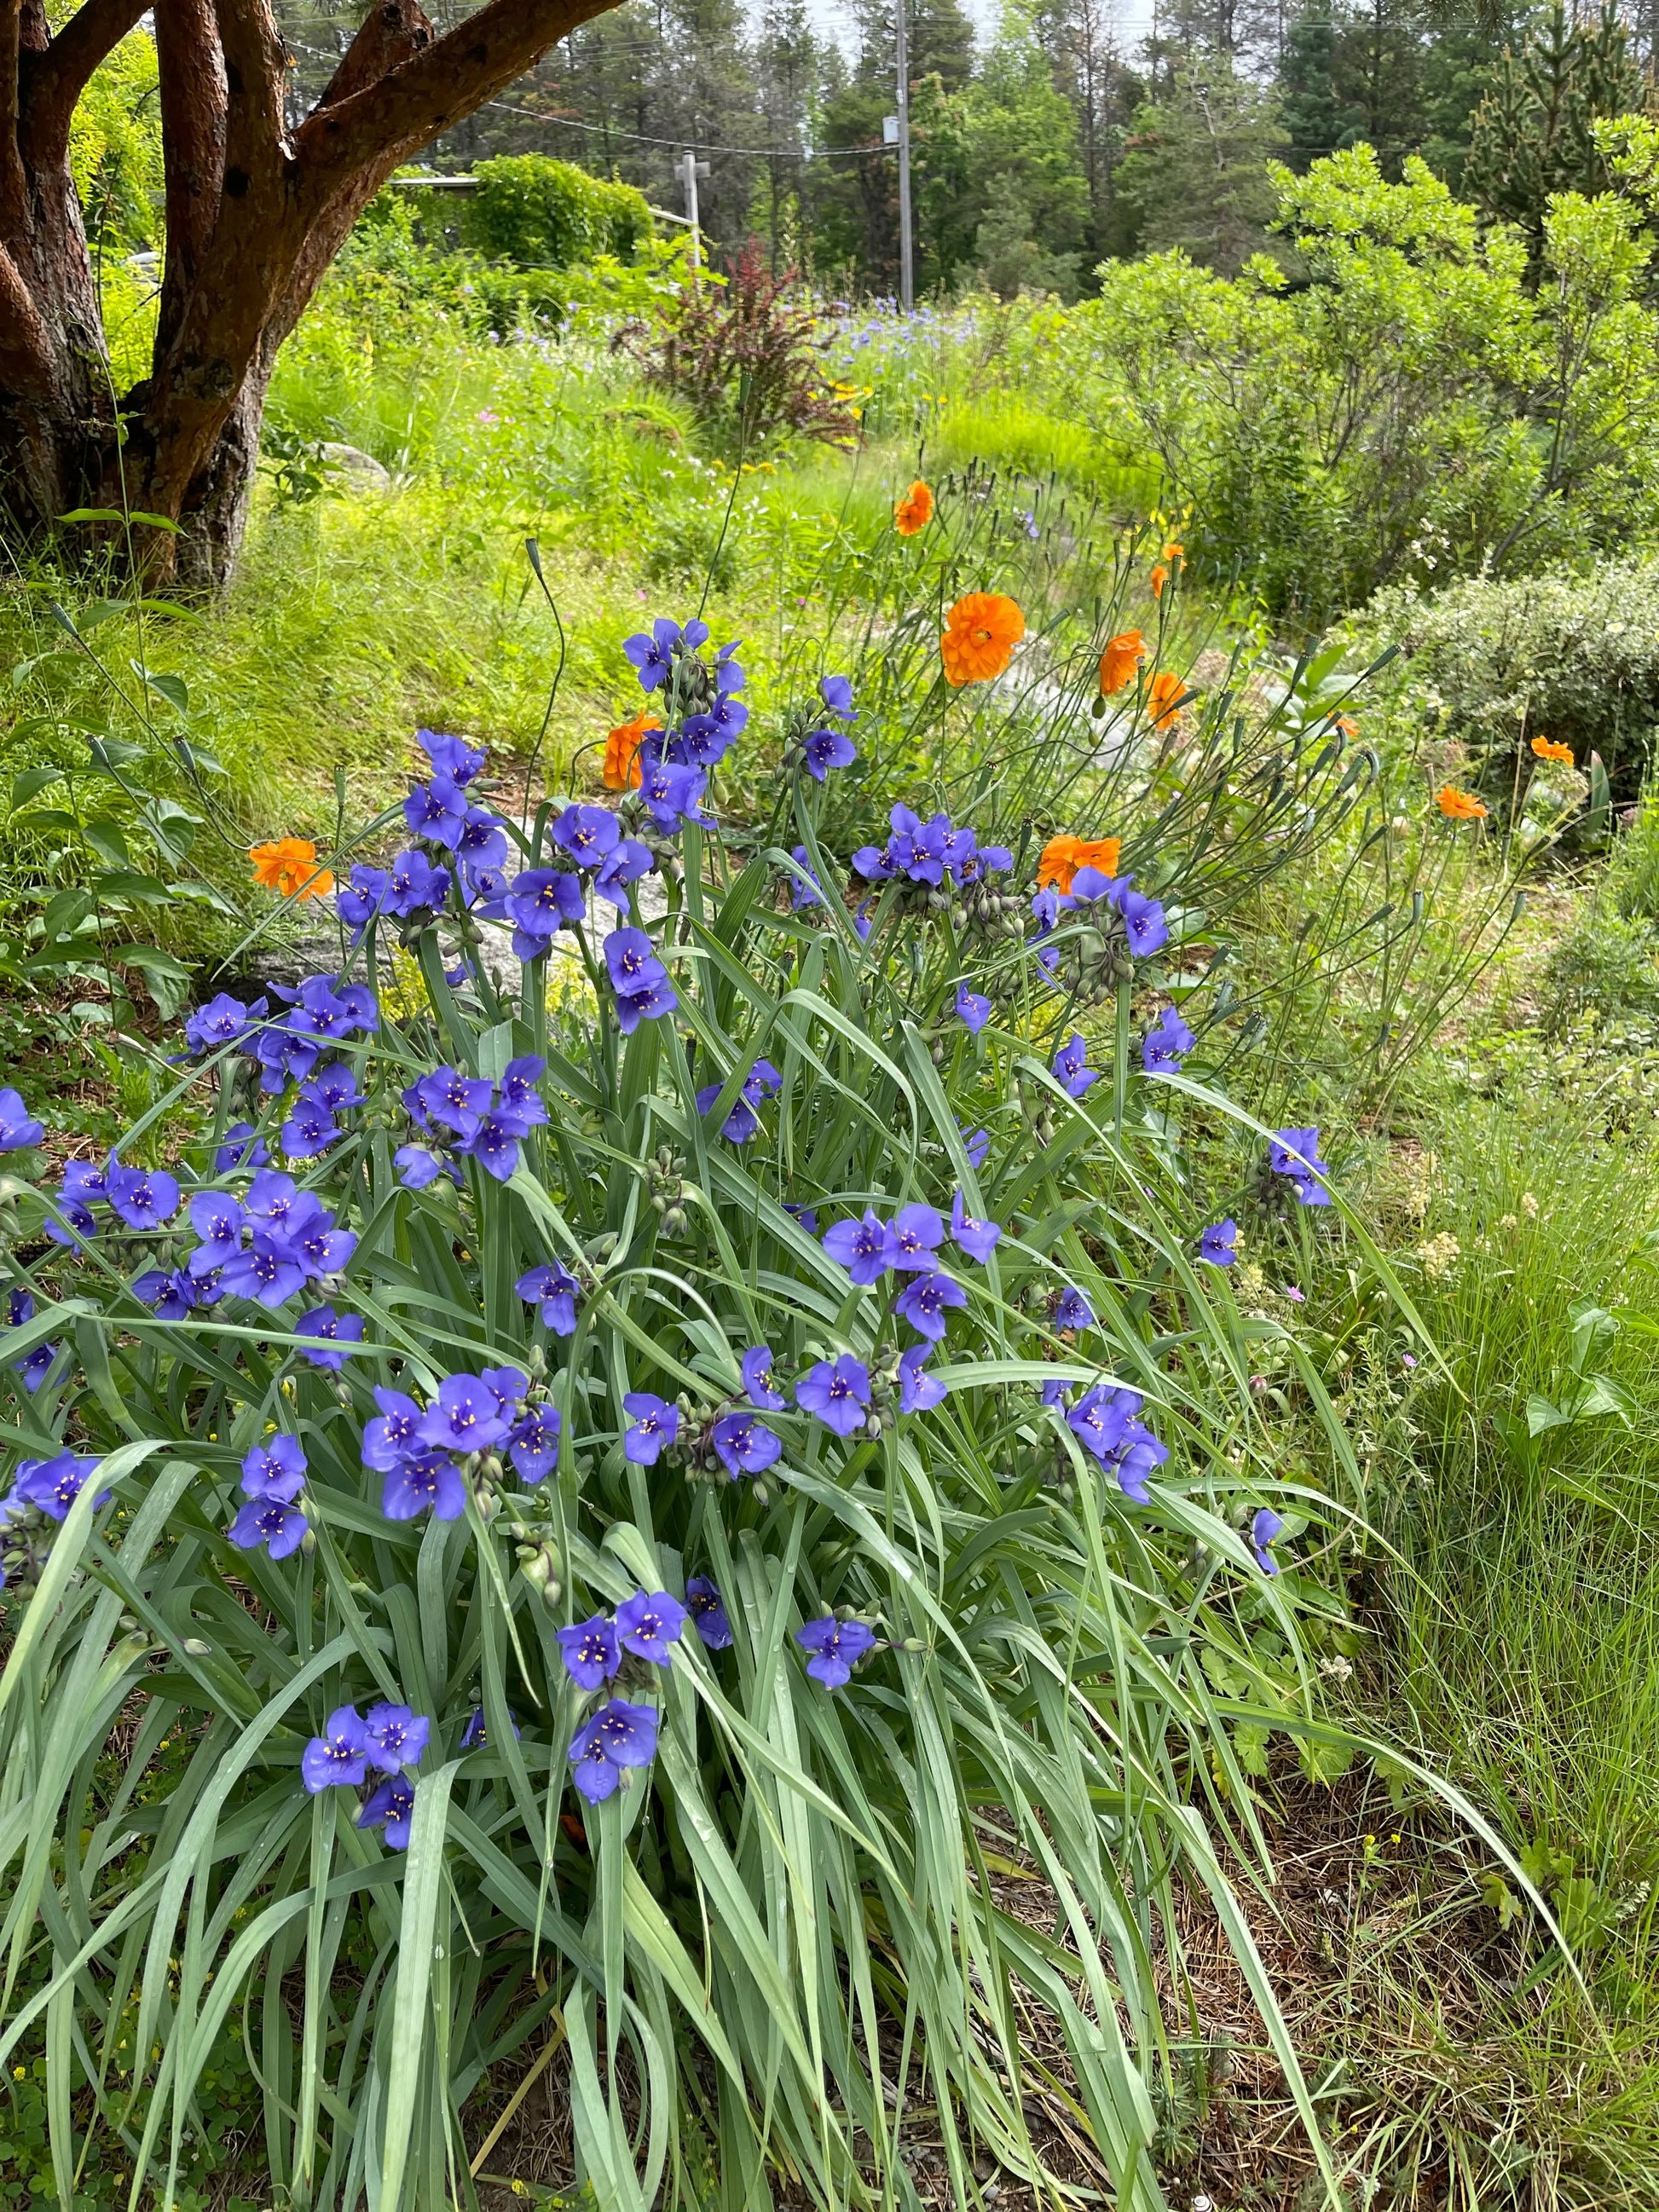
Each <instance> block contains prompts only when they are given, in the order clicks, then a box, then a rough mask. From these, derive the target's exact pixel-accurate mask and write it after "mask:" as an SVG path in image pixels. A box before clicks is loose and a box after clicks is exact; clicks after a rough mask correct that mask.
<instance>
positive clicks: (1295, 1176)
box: [1267, 1129, 1331, 1206]
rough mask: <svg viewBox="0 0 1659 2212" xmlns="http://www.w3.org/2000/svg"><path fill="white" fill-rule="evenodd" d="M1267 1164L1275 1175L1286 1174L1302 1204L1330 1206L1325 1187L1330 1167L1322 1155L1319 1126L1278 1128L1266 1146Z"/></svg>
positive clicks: (1299, 1202) (1329, 1196) (1299, 1203)
mask: <svg viewBox="0 0 1659 2212" xmlns="http://www.w3.org/2000/svg"><path fill="white" fill-rule="evenodd" d="M1267 1165H1268V1166H1269V1167H1270V1168H1271V1169H1272V1170H1273V1173H1274V1174H1275V1175H1282V1176H1288V1177H1289V1178H1290V1182H1291V1189H1292V1190H1294V1191H1295V1193H1296V1196H1297V1204H1298V1205H1300V1206H1328V1205H1329V1204H1330V1202H1331V1194H1330V1193H1329V1191H1328V1190H1327V1189H1326V1188H1325V1181H1326V1179H1327V1178H1328V1176H1329V1175H1330V1172H1331V1171H1330V1170H1329V1168H1328V1167H1327V1165H1326V1164H1325V1163H1324V1161H1323V1160H1322V1159H1321V1158H1320V1157H1319V1132H1318V1130H1317V1129H1279V1130H1275V1132H1274V1133H1273V1141H1272V1142H1271V1143H1270V1144H1269V1146H1268V1147H1267Z"/></svg>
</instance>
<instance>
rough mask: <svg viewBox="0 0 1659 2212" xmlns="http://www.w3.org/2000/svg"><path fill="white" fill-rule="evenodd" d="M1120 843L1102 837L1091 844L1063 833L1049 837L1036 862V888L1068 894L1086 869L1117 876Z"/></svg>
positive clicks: (1089, 841) (1081, 838)
mask: <svg viewBox="0 0 1659 2212" xmlns="http://www.w3.org/2000/svg"><path fill="white" fill-rule="evenodd" d="M1121 849H1122V845H1121V839H1119V838H1116V837H1101V838H1097V839H1095V840H1093V841H1092V842H1091V840H1089V839H1088V838H1085V837H1072V836H1067V835H1066V833H1065V832H1064V831H1063V830H1062V831H1061V833H1060V836H1057V837H1051V838H1050V839H1049V840H1048V843H1047V844H1046V845H1045V846H1044V847H1043V848H1042V853H1041V854H1040V855H1039V856H1038V860H1037V888H1038V890H1047V889H1048V886H1049V885H1050V884H1052V885H1053V886H1054V889H1055V890H1059V891H1068V890H1071V888H1072V885H1073V883H1074V882H1075V881H1076V880H1077V878H1078V876H1079V873H1080V872H1082V871H1083V870H1084V869H1085V868H1094V869H1097V870H1098V872H1100V874H1102V875H1103V876H1115V874H1116V873H1117V860H1118V854H1119V853H1120V851H1121Z"/></svg>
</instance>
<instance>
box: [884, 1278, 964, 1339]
mask: <svg viewBox="0 0 1659 2212" xmlns="http://www.w3.org/2000/svg"><path fill="white" fill-rule="evenodd" d="M967 1303H968V1293H967V1291H964V1290H963V1287H962V1285H961V1284H960V1283H958V1282H957V1280H956V1279H955V1278H954V1277H953V1276H951V1275H944V1274H937V1273H935V1274H932V1275H918V1276H917V1277H916V1278H915V1281H914V1282H910V1283H907V1284H906V1285H905V1286H904V1288H903V1289H902V1291H900V1292H899V1294H898V1296H897V1297H896V1298H895V1299H894V1301H893V1311H894V1312H895V1313H896V1314H898V1315H899V1316H902V1319H904V1320H905V1321H908V1322H909V1324H910V1326H911V1328H914V1329H915V1330H916V1331H917V1333H918V1334H920V1335H922V1336H925V1337H927V1338H929V1339H930V1340H932V1341H933V1343H935V1344H937V1343H938V1342H939V1339H940V1338H941V1337H942V1336H943V1335H944V1334H945V1314H946V1312H947V1311H948V1310H949V1309H950V1308H951V1307H952V1306H965V1305H966V1304H967Z"/></svg>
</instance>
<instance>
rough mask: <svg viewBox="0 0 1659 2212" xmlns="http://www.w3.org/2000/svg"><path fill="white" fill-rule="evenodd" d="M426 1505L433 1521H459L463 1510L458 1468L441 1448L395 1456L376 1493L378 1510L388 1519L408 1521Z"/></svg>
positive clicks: (463, 1502)
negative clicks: (404, 1456)
mask: <svg viewBox="0 0 1659 2212" xmlns="http://www.w3.org/2000/svg"><path fill="white" fill-rule="evenodd" d="M428 1505H429V1506H430V1507H431V1508H432V1517H433V1519H434V1520H435V1521H459V1519H460V1517H461V1516H462V1514H463V1513H465V1510H466V1485H465V1483H464V1482H463V1481H462V1480H461V1471H460V1469H459V1468H458V1467H457V1466H456V1464H455V1462H454V1461H453V1459H449V1458H447V1457H446V1456H445V1455H444V1454H443V1453H442V1452H422V1453H420V1454H419V1455H416V1456H415V1457H412V1458H409V1459H401V1460H399V1461H398V1464H397V1465H396V1466H395V1467H394V1468H392V1470H391V1472H390V1473H389V1474H387V1476H386V1487H385V1489H384V1490H383V1491H382V1492H381V1495H380V1510H381V1512H382V1513H384V1514H385V1516H386V1519H387V1520H388V1521H412V1520H413V1519H414V1518H415V1516H416V1514H417V1513H421V1512H424V1511H425V1510H426V1508H427V1507H428Z"/></svg>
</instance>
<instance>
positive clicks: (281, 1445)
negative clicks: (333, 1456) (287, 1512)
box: [242, 1433, 306, 1505]
mask: <svg viewBox="0 0 1659 2212" xmlns="http://www.w3.org/2000/svg"><path fill="white" fill-rule="evenodd" d="M305 1480H306V1455H305V1453H304V1452H303V1451H302V1450H301V1448H300V1441H299V1438H298V1437H286V1436H283V1435H281V1434H280V1433H279V1434H277V1435H276V1436H273V1437H270V1440H269V1442H268V1443H263V1444H255V1445H254V1447H253V1449H252V1451H251V1452H249V1453H248V1455H247V1456H246V1458H245V1459H244V1460H243V1462H242V1489H243V1492H245V1494H246V1496H247V1497H249V1498H275V1499H276V1502H277V1503H278V1504H281V1505H291V1504H293V1503H294V1501H295V1498H297V1497H298V1496H299V1495H300V1492H301V1490H302V1489H303V1488H304V1487H305Z"/></svg>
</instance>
